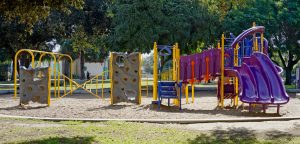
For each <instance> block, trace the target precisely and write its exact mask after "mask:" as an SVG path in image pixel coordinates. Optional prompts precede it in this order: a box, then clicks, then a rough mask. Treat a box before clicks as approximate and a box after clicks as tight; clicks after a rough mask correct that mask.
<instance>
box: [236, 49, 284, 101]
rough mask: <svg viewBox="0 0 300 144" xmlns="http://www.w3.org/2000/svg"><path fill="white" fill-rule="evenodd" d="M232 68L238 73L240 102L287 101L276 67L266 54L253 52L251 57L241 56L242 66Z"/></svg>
mask: <svg viewBox="0 0 300 144" xmlns="http://www.w3.org/2000/svg"><path fill="white" fill-rule="evenodd" d="M234 69H236V70H237V71H238V72H239V75H240V85H241V86H242V88H241V89H242V91H241V92H240V100H241V101H242V102H245V103H253V104H285V103H287V102H288V101H289V96H288V94H287V93H286V91H285V88H284V85H283V82H282V79H281V77H280V76H279V72H278V68H277V66H275V65H274V64H273V62H272V61H271V60H270V58H269V57H268V56H267V55H265V54H263V53H254V54H253V55H252V56H251V57H247V58H243V64H242V66H241V67H236V68H234Z"/></svg>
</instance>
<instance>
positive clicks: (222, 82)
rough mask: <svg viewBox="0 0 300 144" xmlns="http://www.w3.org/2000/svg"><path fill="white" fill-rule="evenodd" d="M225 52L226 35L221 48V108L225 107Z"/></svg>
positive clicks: (223, 37)
mask: <svg viewBox="0 0 300 144" xmlns="http://www.w3.org/2000/svg"><path fill="white" fill-rule="evenodd" d="M224 51H225V35H224V34H222V47H221V83H220V101H221V107H222V108H223V107H224V60H225V58H224Z"/></svg>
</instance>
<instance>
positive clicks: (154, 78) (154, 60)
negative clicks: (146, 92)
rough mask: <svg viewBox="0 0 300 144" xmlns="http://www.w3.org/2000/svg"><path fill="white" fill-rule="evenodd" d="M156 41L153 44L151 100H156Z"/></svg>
mask: <svg viewBox="0 0 300 144" xmlns="http://www.w3.org/2000/svg"><path fill="white" fill-rule="evenodd" d="M157 58H158V57H157V43H156V42H154V46H153V100H157V84H158V77H157V73H158V71H157V70H158V69H157Z"/></svg>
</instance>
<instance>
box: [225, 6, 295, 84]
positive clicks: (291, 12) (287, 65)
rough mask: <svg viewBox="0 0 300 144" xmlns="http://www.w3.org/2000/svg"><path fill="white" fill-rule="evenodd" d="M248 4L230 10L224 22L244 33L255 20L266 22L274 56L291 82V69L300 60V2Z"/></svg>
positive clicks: (227, 27) (228, 27)
mask: <svg viewBox="0 0 300 144" xmlns="http://www.w3.org/2000/svg"><path fill="white" fill-rule="evenodd" d="M248 4H249V5H248V6H246V7H242V8H241V7H236V8H234V9H233V10H232V11H230V12H229V13H228V15H227V16H226V18H225V19H226V20H225V21H224V25H225V27H226V29H227V30H228V31H232V32H238V31H239V32H241V31H242V30H243V29H246V28H247V27H248V26H249V25H250V24H251V23H252V22H256V23H257V24H259V25H264V26H265V27H266V37H267V38H269V41H270V48H269V50H270V51H271V52H272V53H273V57H272V59H273V60H274V61H277V63H279V64H281V66H282V67H283V69H284V70H285V72H286V81H285V84H291V72H292V70H293V68H294V66H295V65H296V64H297V63H298V61H299V60H300V49H299V48H300V45H299V42H298V41H299V40H300V28H299V27H300V1H299V0H291V1H285V0H256V1H250V2H248ZM274 56H278V57H279V58H277V57H274Z"/></svg>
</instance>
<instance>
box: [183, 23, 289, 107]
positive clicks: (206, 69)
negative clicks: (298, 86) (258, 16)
mask: <svg viewBox="0 0 300 144" xmlns="http://www.w3.org/2000/svg"><path fill="white" fill-rule="evenodd" d="M264 31H265V28H264V27H263V26H253V27H252V28H249V29H248V30H245V31H244V32H243V33H241V34H240V35H239V36H237V37H236V38H235V37H234V36H232V35H231V38H225V35H224V34H223V35H222V39H221V44H218V48H213V49H209V50H205V51H203V52H201V53H198V54H193V55H188V56H181V57H180V80H181V81H182V83H183V85H185V84H187V83H191V84H192V85H193V83H195V82H201V81H208V80H209V79H215V78H218V94H217V97H218V106H220V107H222V108H223V107H224V100H225V99H231V100H232V102H233V106H234V107H237V106H238V101H239V100H240V101H242V102H243V103H249V111H251V110H252V106H253V105H256V104H261V105H262V106H263V111H264V112H266V108H267V106H268V105H276V106H277V113H279V108H280V105H282V104H286V103H287V102H288V101H289V96H288V95H287V93H286V91H285V88H284V85H283V83H282V79H281V77H280V75H279V74H280V73H281V72H282V69H281V68H280V67H279V66H277V65H275V64H274V63H273V62H272V61H271V60H270V58H269V57H268V53H267V52H268V49H267V47H268V41H267V40H266V39H265V38H264ZM185 86H186V85H185ZM186 90H188V89H186ZM192 91H193V88H192ZM192 96H193V94H192Z"/></svg>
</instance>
